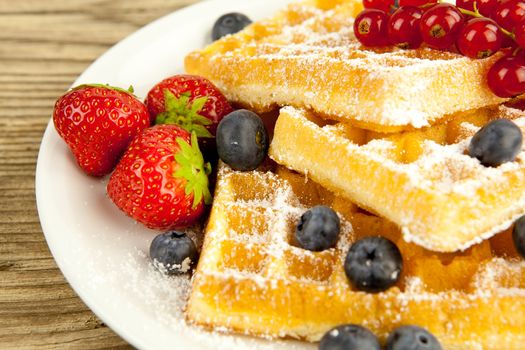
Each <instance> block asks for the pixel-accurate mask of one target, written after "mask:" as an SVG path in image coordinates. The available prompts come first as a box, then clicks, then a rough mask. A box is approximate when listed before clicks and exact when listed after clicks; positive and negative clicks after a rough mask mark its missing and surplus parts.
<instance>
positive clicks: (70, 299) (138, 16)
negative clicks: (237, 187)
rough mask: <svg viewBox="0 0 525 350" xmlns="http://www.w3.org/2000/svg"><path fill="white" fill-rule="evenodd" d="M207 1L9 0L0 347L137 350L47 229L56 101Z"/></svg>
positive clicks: (0, 31) (2, 89)
mask: <svg viewBox="0 0 525 350" xmlns="http://www.w3.org/2000/svg"><path fill="white" fill-rule="evenodd" d="M197 1H198V0H46V1H42V0H18V1H12V0H0V349H11V348H16V349H26V348H35V347H39V348H65V347H67V348H75V349H77V348H78V349H82V348H85V349H101V348H128V347H129V345H127V344H126V342H124V341H123V340H122V339H121V338H119V337H118V336H117V335H116V334H115V333H113V332H112V331H111V330H110V329H109V328H108V327H106V326H105V325H104V324H103V323H102V322H101V321H100V320H99V319H98V318H97V317H96V316H95V315H94V314H93V313H92V312H91V311H90V310H89V309H88V308H87V307H86V306H85V305H84V304H83V302H82V301H81V300H80V299H79V298H78V297H77V295H76V294H75V292H74V291H73V290H72V289H71V287H70V286H69V285H68V284H67V282H66V281H65V280H64V277H63V276H62V274H61V272H60V270H58V268H57V266H56V264H55V262H54V260H53V257H52V256H51V254H50V252H49V249H48V247H47V244H46V241H45V239H44V236H43V234H42V229H41V227H40V223H39V219H38V215H37V210H36V204H35V191H34V190H35V182H34V178H35V166H36V160H37V154H38V148H39V145H40V141H41V138H42V135H43V132H44V129H45V127H46V125H47V123H48V121H49V119H50V116H51V113H52V108H53V104H54V101H55V100H56V98H57V97H58V96H59V95H61V94H62V93H63V92H64V91H65V90H67V88H68V87H69V86H70V85H71V84H72V83H73V81H74V80H75V79H76V77H77V76H78V75H79V74H80V73H81V72H82V71H84V69H86V68H87V67H88V66H89V65H90V64H91V63H92V62H93V61H94V60H95V59H96V58H97V57H98V56H100V55H101V54H102V53H103V52H104V51H106V50H107V49H108V48H109V47H110V46H112V45H113V44H115V43H116V42H118V41H119V40H121V39H122V38H124V37H125V36H127V35H128V34H130V33H132V32H133V31H135V30H137V29H138V28H140V27H142V26H143V25H144V24H146V23H148V22H151V21H152V20H154V19H156V18H158V17H160V16H162V15H165V14H167V13H169V12H171V11H173V10H176V9H178V8H180V7H182V6H185V5H189V4H191V3H194V2H197Z"/></svg>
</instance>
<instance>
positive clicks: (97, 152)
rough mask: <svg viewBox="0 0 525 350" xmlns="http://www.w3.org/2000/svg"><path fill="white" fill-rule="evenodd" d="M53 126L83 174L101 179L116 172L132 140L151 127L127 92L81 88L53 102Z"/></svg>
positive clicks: (143, 108)
mask: <svg viewBox="0 0 525 350" xmlns="http://www.w3.org/2000/svg"><path fill="white" fill-rule="evenodd" d="M53 122H54V124H55V128H56V130H57V132H58V134H59V135H60V137H62V138H63V139H64V140H65V141H66V143H67V145H68V146H69V148H70V149H71V152H72V153H73V155H74V156H75V158H76V160H77V162H78V164H79V165H80V167H81V168H82V170H84V172H86V173H87V174H89V175H93V176H104V175H107V174H109V173H110V172H111V171H112V170H113V169H114V168H115V166H116V165H117V162H118V160H119V158H120V156H121V155H122V154H123V153H124V151H125V150H126V148H127V147H128V145H129V143H130V142H131V140H133V138H134V137H135V136H136V135H137V134H138V133H139V132H140V131H142V130H143V129H145V128H147V127H149V126H150V117H149V114H148V110H147V108H146V106H145V105H144V104H143V103H142V102H141V101H139V100H138V99H137V98H136V97H135V96H134V95H133V94H132V93H131V92H130V91H126V90H123V89H119V88H114V87H109V86H106V85H80V86H78V87H76V88H74V89H72V90H70V91H68V92H67V93H66V94H65V95H63V96H61V97H60V98H59V99H58V100H57V101H56V103H55V109H54V111H53Z"/></svg>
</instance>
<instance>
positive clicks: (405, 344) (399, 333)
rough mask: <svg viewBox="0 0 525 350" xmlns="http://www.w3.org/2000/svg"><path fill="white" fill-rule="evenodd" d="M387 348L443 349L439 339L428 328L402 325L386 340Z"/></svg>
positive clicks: (412, 349)
mask: <svg viewBox="0 0 525 350" xmlns="http://www.w3.org/2000/svg"><path fill="white" fill-rule="evenodd" d="M386 350H442V348H441V345H440V344H439V341H438V340H437V339H436V337H434V336H433V335H432V334H431V333H430V332H428V331H427V330H426V329H424V328H421V327H416V326H402V327H399V328H397V329H394V331H393V332H392V333H390V335H389V336H388V339H387V340H386Z"/></svg>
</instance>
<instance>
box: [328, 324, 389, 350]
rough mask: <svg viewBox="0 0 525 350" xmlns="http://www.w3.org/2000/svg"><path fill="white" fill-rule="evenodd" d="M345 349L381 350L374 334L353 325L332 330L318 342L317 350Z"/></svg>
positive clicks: (345, 325)
mask: <svg viewBox="0 0 525 350" xmlns="http://www.w3.org/2000/svg"><path fill="white" fill-rule="evenodd" d="M345 349H346V350H348V349H366V350H381V345H380V344H379V340H378V339H377V337H376V336H375V335H374V333H372V332H370V330H368V329H367V328H364V327H362V326H359V325H355V324H344V325H340V326H338V327H335V328H332V329H331V330H329V331H328V332H326V334H325V335H324V336H323V338H322V339H321V341H320V342H319V350H345Z"/></svg>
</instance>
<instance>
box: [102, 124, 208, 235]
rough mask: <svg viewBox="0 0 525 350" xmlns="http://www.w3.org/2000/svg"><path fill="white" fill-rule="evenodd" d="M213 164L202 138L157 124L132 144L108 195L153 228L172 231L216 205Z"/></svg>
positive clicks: (129, 213) (118, 167) (133, 216)
mask: <svg viewBox="0 0 525 350" xmlns="http://www.w3.org/2000/svg"><path fill="white" fill-rule="evenodd" d="M210 172H211V166H210V164H209V163H206V164H204V159H203V157H202V153H201V152H200V150H199V146H198V142H197V136H196V135H195V133H192V134H191V143H190V133H189V132H187V131H186V130H184V129H183V128H181V127H180V126H178V125H156V126H154V127H151V128H149V129H146V130H144V131H143V132H142V133H141V134H140V135H139V136H137V138H136V139H135V140H134V141H133V142H132V143H131V145H130V146H129V148H128V150H127V151H126V153H124V156H122V159H121V160H120V162H119V164H118V165H117V167H116V168H115V171H114V172H113V174H112V175H111V178H110V179H109V183H108V187H107V191H108V195H109V197H110V198H111V199H112V200H113V202H114V203H115V204H116V205H117V206H118V207H119V208H120V209H122V210H123V211H124V212H125V213H126V214H128V215H129V216H131V217H132V218H134V219H135V220H137V221H139V222H141V223H143V224H144V225H146V226H147V227H149V228H153V229H158V230H171V229H178V228H184V227H187V226H188V225H191V224H193V223H195V222H196V221H197V220H198V219H199V217H200V216H201V214H202V213H203V211H204V204H205V203H206V204H210V203H211V194H210V191H209V189H208V174H209V173H210Z"/></svg>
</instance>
